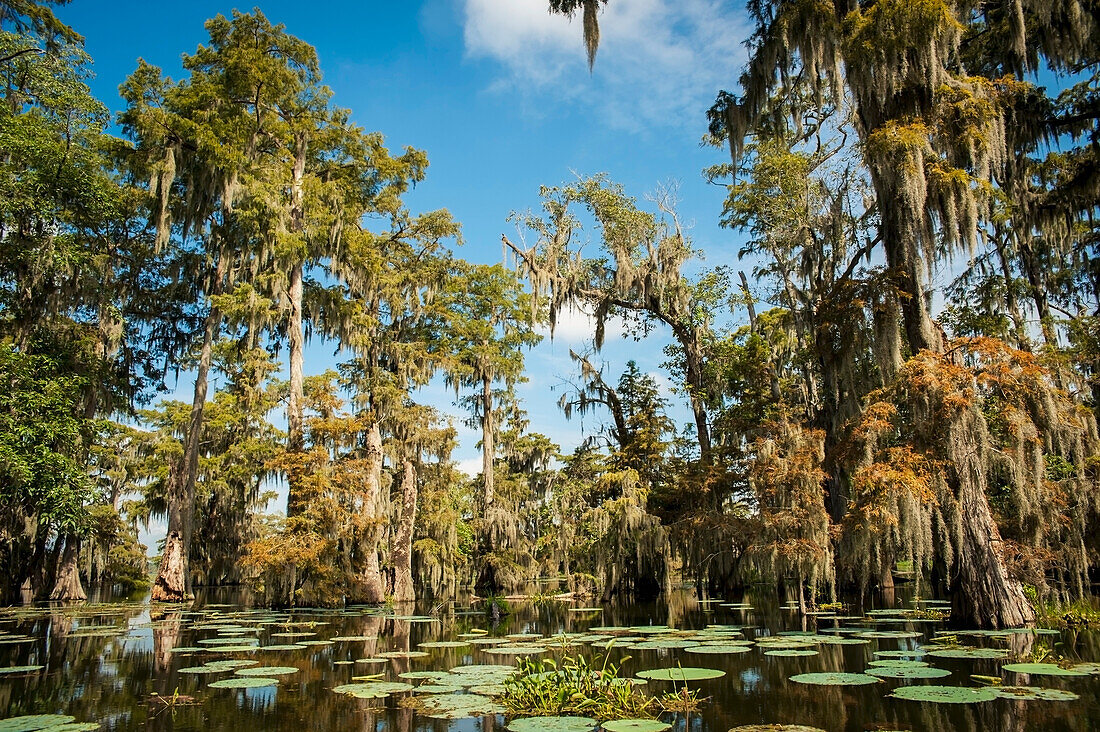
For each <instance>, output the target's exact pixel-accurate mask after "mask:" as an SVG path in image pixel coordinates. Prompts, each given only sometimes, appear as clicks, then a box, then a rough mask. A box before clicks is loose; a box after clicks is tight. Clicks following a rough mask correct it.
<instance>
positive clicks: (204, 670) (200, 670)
mask: <svg viewBox="0 0 1100 732" xmlns="http://www.w3.org/2000/svg"><path fill="white" fill-rule="evenodd" d="M232 670H233V669H230V668H218V667H217V666H211V665H209V664H203V665H202V666H188V667H187V668H181V669H180V670H179V673H181V674H224V673H228V672H230V671H232Z"/></svg>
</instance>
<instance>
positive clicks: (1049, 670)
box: [1001, 663, 1088, 676]
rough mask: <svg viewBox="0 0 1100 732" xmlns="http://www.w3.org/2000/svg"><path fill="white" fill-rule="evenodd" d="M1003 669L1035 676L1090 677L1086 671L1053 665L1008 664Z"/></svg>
mask: <svg viewBox="0 0 1100 732" xmlns="http://www.w3.org/2000/svg"><path fill="white" fill-rule="evenodd" d="M1001 668H1002V669H1004V670H1005V671H1014V672H1016V673H1018V674H1033V675H1035V676H1088V673H1087V672H1085V671H1074V670H1073V669H1072V668H1062V667H1061V666H1057V665H1055V664H1053V663H1006V664H1005V665H1004V666H1002V667H1001Z"/></svg>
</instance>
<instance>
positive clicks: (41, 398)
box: [0, 344, 92, 535]
mask: <svg viewBox="0 0 1100 732" xmlns="http://www.w3.org/2000/svg"><path fill="white" fill-rule="evenodd" d="M84 386H85V382H84V380H83V378H81V377H80V376H77V375H76V374H75V373H73V372H72V371H70V370H69V369H68V368H66V367H65V366H64V365H63V361H61V360H59V359H58V358H55V357H50V356H47V355H28V354H26V353H23V352H20V351H19V350H16V349H15V348H14V347H12V346H11V345H10V344H0V491H2V501H0V503H2V506H3V513H4V514H5V517H4V518H5V521H4V524H5V529H6V530H7V531H13V530H14V532H15V534H16V535H18V534H19V533H20V532H19V530H18V529H15V527H14V526H13V523H14V522H15V520H16V519H17V518H19V517H22V516H26V517H33V518H34V520H35V521H36V522H37V523H38V524H39V525H40V526H41V527H42V528H41V530H43V531H46V530H48V529H50V528H52V529H54V530H57V531H59V532H63V533H83V532H84V531H85V530H86V528H87V525H86V521H85V516H86V515H85V512H84V505H85V503H86V502H87V501H89V500H90V499H91V498H92V481H91V479H90V477H89V476H88V472H87V469H86V467H85V463H84V456H85V450H86V449H87V447H86V445H87V440H88V439H89V438H90V437H91V435H90V433H89V428H90V426H91V425H90V424H89V423H88V421H87V420H86V419H84V418H83V417H82V414H81V413H82V406H83V400H82V396H83V394H82V391H83V388H84Z"/></svg>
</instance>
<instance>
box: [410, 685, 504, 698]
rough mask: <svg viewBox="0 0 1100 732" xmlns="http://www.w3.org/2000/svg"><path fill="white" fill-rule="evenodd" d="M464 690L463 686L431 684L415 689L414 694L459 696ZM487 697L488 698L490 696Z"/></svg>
mask: <svg viewBox="0 0 1100 732" xmlns="http://www.w3.org/2000/svg"><path fill="white" fill-rule="evenodd" d="M462 689H463V687H461V686H452V685H451V684H435V683H431V684H421V685H420V686H418V687H416V688H415V689H413V692H414V693H417V694H457V693H459V692H461V691H462ZM474 693H475V694H476V693H478V692H476V691H475V692H474ZM486 696H488V694H487V695H486Z"/></svg>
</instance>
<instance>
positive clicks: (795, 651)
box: [764, 648, 817, 658]
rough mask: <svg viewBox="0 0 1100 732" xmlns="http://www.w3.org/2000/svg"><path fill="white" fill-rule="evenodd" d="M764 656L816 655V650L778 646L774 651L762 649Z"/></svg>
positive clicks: (795, 656) (797, 656)
mask: <svg viewBox="0 0 1100 732" xmlns="http://www.w3.org/2000/svg"><path fill="white" fill-rule="evenodd" d="M764 655H765V656H778V657H779V658H800V657H802V656H816V655H817V651H814V650H811V649H809V648H780V649H778V650H774V651H764Z"/></svg>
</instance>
